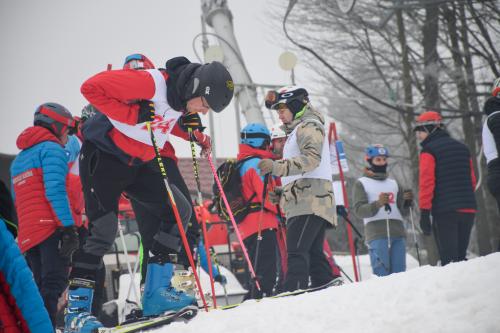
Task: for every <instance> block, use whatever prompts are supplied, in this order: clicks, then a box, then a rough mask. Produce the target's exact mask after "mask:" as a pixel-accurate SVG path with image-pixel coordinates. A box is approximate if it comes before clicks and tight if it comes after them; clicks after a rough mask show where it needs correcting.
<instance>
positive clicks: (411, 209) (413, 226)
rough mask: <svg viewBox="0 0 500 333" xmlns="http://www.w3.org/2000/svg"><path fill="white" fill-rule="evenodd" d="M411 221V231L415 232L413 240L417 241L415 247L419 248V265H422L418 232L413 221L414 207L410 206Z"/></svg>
mask: <svg viewBox="0 0 500 333" xmlns="http://www.w3.org/2000/svg"><path fill="white" fill-rule="evenodd" d="M410 222H411V231H412V233H413V241H414V242H415V249H416V250H417V259H418V265H419V266H422V263H421V261H420V250H419V248H418V241H417V234H416V233H415V222H414V221H413V207H412V206H410Z"/></svg>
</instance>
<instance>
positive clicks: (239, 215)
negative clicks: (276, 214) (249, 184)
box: [213, 156, 261, 223]
mask: <svg viewBox="0 0 500 333" xmlns="http://www.w3.org/2000/svg"><path fill="white" fill-rule="evenodd" d="M252 158H256V157H255V156H250V157H247V158H245V159H242V160H240V161H236V160H235V159H229V160H227V161H226V162H224V163H222V164H221V165H220V166H219V168H217V175H218V176H219V179H220V182H221V185H222V189H223V190H224V193H225V194H226V198H227V201H228V203H229V206H230V207H231V211H232V213H233V216H234V220H235V221H236V223H241V221H243V219H245V217H246V216H247V215H248V214H249V213H252V212H257V211H259V210H260V208H261V204H260V203H258V202H255V203H252V202H251V201H252V200H253V198H255V196H256V194H255V193H254V194H252V196H251V197H250V198H249V199H248V200H245V198H244V197H243V191H242V189H241V176H240V167H241V165H242V164H243V163H244V162H246V161H248V160H250V159H252ZM213 192H214V200H213V202H214V207H215V208H216V209H217V213H218V214H219V216H220V217H221V218H222V219H223V220H225V221H229V220H230V217H229V213H228V211H227V209H226V205H225V204H224V200H223V199H222V196H221V195H220V191H219V187H218V186H217V183H215V180H214V185H213Z"/></svg>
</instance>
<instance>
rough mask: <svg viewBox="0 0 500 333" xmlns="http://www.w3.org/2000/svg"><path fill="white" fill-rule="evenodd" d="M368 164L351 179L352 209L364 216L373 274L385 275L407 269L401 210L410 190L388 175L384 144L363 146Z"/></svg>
mask: <svg viewBox="0 0 500 333" xmlns="http://www.w3.org/2000/svg"><path fill="white" fill-rule="evenodd" d="M365 152H366V156H365V159H366V161H367V162H368V167H367V168H366V169H365V176H364V177H361V178H359V179H358V180H357V181H356V183H354V190H353V193H354V194H353V197H354V205H353V211H354V214H356V216H358V217H360V218H362V219H363V222H364V225H365V239H366V243H367V246H368V249H369V251H370V263H371V266H372V271H373V274H375V275H377V276H386V275H389V274H392V273H398V272H404V271H405V270H406V244H405V237H406V233H405V228H404V224H403V217H402V215H401V210H402V209H403V206H404V203H405V202H406V203H407V204H409V203H411V201H412V200H413V193H412V191H411V190H407V191H402V190H401V187H400V186H399V184H398V183H397V182H396V181H395V180H394V179H392V178H389V176H388V172H387V158H388V157H389V151H388V150H387V148H386V147H384V146H383V145H378V144H374V145H370V146H368V147H367V148H366V150H365Z"/></svg>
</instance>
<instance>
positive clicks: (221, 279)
mask: <svg viewBox="0 0 500 333" xmlns="http://www.w3.org/2000/svg"><path fill="white" fill-rule="evenodd" d="M214 281H215V282H219V283H220V284H222V285H223V286H224V285H225V284H226V283H227V279H226V277H225V276H224V275H222V274H219V275H217V276H214Z"/></svg>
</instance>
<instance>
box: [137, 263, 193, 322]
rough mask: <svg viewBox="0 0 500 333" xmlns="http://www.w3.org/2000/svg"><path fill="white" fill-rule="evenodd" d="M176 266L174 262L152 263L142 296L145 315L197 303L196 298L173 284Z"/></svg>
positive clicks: (159, 313)
mask: <svg viewBox="0 0 500 333" xmlns="http://www.w3.org/2000/svg"><path fill="white" fill-rule="evenodd" d="M174 270H175V266H174V264H172V263H152V262H151V260H150V263H149V264H148V269H147V273H146V284H145V286H144V294H143V296H142V310H143V315H144V316H145V317H150V316H158V315H161V314H163V313H165V312H168V311H178V310H180V309H182V308H184V307H185V306H188V305H193V304H194V305H196V304H197V303H196V299H195V298H194V297H193V296H190V295H188V294H186V293H185V292H183V291H178V290H177V289H175V288H174V287H173V286H172V283H171V280H172V277H173V275H174Z"/></svg>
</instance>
